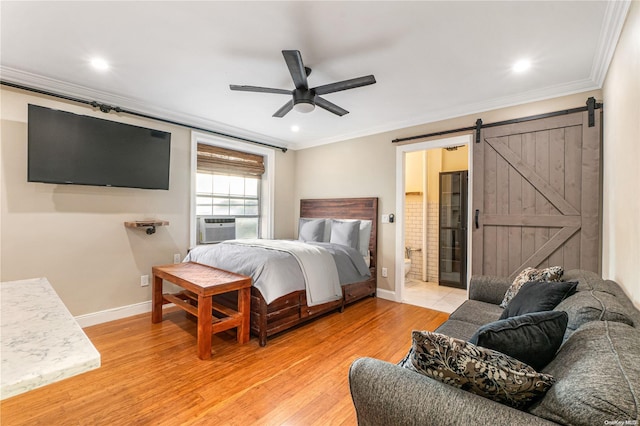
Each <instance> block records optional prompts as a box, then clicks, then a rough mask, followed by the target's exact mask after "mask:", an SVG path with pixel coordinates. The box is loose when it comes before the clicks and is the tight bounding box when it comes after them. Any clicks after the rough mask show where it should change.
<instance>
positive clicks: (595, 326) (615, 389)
mask: <svg viewBox="0 0 640 426" xmlns="http://www.w3.org/2000/svg"><path fill="white" fill-rule="evenodd" d="M543 371H544V372H545V373H548V374H552V375H553V376H554V377H555V378H556V380H557V382H556V384H555V385H554V386H553V387H552V388H551V389H550V390H549V392H548V393H547V394H546V396H545V397H544V398H543V399H542V400H541V401H540V402H539V403H538V404H536V405H535V406H533V407H531V408H530V409H529V412H530V413H531V414H534V415H536V416H539V417H543V418H545V419H548V420H551V421H554V422H557V423H561V424H571V425H606V424H614V423H613V422H615V421H617V422H618V423H616V424H625V422H626V421H629V422H630V423H628V424H635V422H633V421H634V420H636V419H638V416H639V415H640V413H639V412H638V410H639V408H640V407H638V401H640V394H639V392H640V330H637V329H635V328H633V327H630V326H628V325H627V324H623V323H619V322H609V321H592V322H590V323H587V324H585V325H583V326H582V327H580V328H579V329H578V330H577V331H576V332H575V333H573V335H572V336H571V338H570V339H569V340H567V341H566V342H565V343H564V344H563V345H562V347H561V348H560V350H559V351H558V353H557V355H556V357H555V359H554V360H553V361H551V363H549V365H548V366H547V367H546V368H545V369H544V370H543Z"/></svg>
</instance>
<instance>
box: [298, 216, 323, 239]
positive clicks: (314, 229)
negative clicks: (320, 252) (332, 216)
mask: <svg viewBox="0 0 640 426" xmlns="http://www.w3.org/2000/svg"><path fill="white" fill-rule="evenodd" d="M324 226H325V220H324V219H303V218H301V219H300V221H299V222H298V240H300V241H315V242H322V240H323V238H324Z"/></svg>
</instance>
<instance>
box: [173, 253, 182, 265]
mask: <svg viewBox="0 0 640 426" xmlns="http://www.w3.org/2000/svg"><path fill="white" fill-rule="evenodd" d="M180 260H181V257H180V253H176V254H174V255H173V263H180Z"/></svg>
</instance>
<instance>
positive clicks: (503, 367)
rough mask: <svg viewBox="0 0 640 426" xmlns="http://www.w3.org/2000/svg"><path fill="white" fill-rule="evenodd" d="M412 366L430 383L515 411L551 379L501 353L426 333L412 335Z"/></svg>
mask: <svg viewBox="0 0 640 426" xmlns="http://www.w3.org/2000/svg"><path fill="white" fill-rule="evenodd" d="M412 349H413V352H412V353H411V362H412V364H413V366H414V367H415V369H416V370H417V371H418V372H419V373H421V374H424V375H426V376H428V377H431V378H432V379H435V380H438V381H440V382H443V383H446V384H449V385H451V386H455V387H457V388H460V389H463V390H466V391H469V392H471V393H474V394H476V395H480V396H484V397H486V398H489V399H492V400H494V401H497V402H501V403H503V404H507V405H510V406H512V407H516V408H523V407H526V406H527V405H529V404H530V403H531V402H532V401H535V400H536V399H537V398H539V397H540V396H542V395H544V393H545V392H546V391H547V390H548V389H549V388H550V387H551V385H552V384H553V383H554V379H553V377H552V376H550V375H548V374H543V373H538V372H536V371H535V370H534V369H533V368H531V367H530V366H528V365H526V364H524V363H522V362H520V361H518V360H516V359H514V358H511V357H510V356H508V355H505V354H502V353H500V352H497V351H494V350H491V349H486V348H481V347H479V346H476V345H473V344H471V343H468V342H465V341H464V340H460V339H456V338H453V337H449V336H446V335H444V334H439V333H431V332H428V331H414V332H413V347H412Z"/></svg>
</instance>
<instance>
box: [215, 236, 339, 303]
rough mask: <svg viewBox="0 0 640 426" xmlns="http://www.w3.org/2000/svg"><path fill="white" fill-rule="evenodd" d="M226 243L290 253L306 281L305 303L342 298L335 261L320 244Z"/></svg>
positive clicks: (287, 242) (324, 301)
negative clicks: (318, 245)
mask: <svg viewBox="0 0 640 426" xmlns="http://www.w3.org/2000/svg"><path fill="white" fill-rule="evenodd" d="M226 243H227V244H235V245H245V246H251V247H261V248H267V249H271V250H278V251H283V252H286V253H289V254H291V255H292V256H293V257H294V258H295V259H296V260H297V261H298V264H299V265H300V269H301V270H302V274H303V276H304V279H305V282H306V287H305V288H306V293H307V305H308V306H314V305H320V304H322V303H328V302H332V301H335V300H340V299H341V298H342V287H341V286H340V280H339V278H338V269H337V268H336V263H335V261H334V260H333V257H332V256H331V254H330V253H329V252H328V251H327V250H326V249H324V248H322V247H317V246H313V245H311V244H305V243H303V242H300V241H290V240H257V239H256V240H232V241H226Z"/></svg>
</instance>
